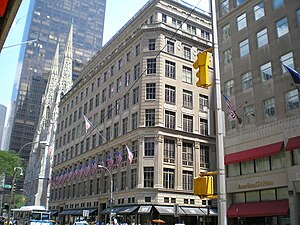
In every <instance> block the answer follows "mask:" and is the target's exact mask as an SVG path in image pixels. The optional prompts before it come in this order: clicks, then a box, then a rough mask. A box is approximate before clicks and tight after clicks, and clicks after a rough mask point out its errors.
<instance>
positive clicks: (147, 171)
mask: <svg viewBox="0 0 300 225" xmlns="http://www.w3.org/2000/svg"><path fill="white" fill-rule="evenodd" d="M144 187H154V167H144Z"/></svg>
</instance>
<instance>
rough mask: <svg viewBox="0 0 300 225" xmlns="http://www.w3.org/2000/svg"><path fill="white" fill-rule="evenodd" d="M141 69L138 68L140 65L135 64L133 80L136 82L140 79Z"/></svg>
mask: <svg viewBox="0 0 300 225" xmlns="http://www.w3.org/2000/svg"><path fill="white" fill-rule="evenodd" d="M140 70H141V68H140V64H139V63H138V64H136V65H135V66H134V80H137V79H138V78H139V77H140V73H141V71H140Z"/></svg>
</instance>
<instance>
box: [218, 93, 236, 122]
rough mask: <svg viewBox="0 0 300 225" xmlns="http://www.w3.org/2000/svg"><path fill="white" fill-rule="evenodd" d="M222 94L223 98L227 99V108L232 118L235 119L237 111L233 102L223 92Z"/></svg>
mask: <svg viewBox="0 0 300 225" xmlns="http://www.w3.org/2000/svg"><path fill="white" fill-rule="evenodd" d="M221 94H222V95H223V98H224V100H225V103H226V106H227V108H228V110H229V113H230V115H231V117H232V119H235V117H236V113H235V111H234V109H233V107H232V105H231V102H230V101H229V99H228V98H227V97H226V96H225V95H224V94H223V93H222V92H221Z"/></svg>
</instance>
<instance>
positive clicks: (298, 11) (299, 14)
mask: <svg viewBox="0 0 300 225" xmlns="http://www.w3.org/2000/svg"><path fill="white" fill-rule="evenodd" d="M297 20H298V26H300V9H298V10H297Z"/></svg>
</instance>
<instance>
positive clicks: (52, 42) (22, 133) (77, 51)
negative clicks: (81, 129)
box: [9, 0, 106, 161]
mask: <svg viewBox="0 0 300 225" xmlns="http://www.w3.org/2000/svg"><path fill="white" fill-rule="evenodd" d="M105 7H106V0H99V1H81V0H74V1H68V0H62V1H61V0H60V1H59V0H53V1H48V0H34V1H30V5H29V11H28V16H27V21H26V27H25V32H24V38H23V39H24V41H27V40H32V42H30V43H28V44H27V45H26V47H24V48H23V49H22V50H21V53H20V59H19V61H20V62H21V63H22V69H21V72H20V80H19V85H18V90H17V93H18V94H17V96H16V99H13V100H14V101H15V104H14V105H15V109H14V112H13V119H12V124H11V127H12V128H11V129H12V130H11V136H10V147H9V148H10V149H11V150H14V151H16V152H18V151H19V150H20V149H21V148H22V146H24V144H26V143H29V142H32V141H33V137H34V133H35V130H36V127H37V123H38V118H39V113H40V107H41V100H42V95H43V94H44V91H45V87H46V83H47V78H48V76H49V71H50V69H51V64H52V61H53V56H54V53H55V50H56V46H57V44H58V43H61V45H60V48H61V51H60V52H63V49H65V46H64V45H65V43H66V39H67V35H68V32H69V28H70V25H71V23H73V24H74V38H73V50H74V52H73V53H74V61H73V68H72V69H73V79H75V78H76V77H78V75H79V71H80V70H81V68H82V66H83V64H85V63H86V62H87V61H88V60H89V59H90V58H91V57H92V56H93V55H94V54H95V53H96V52H97V51H99V49H100V48H101V46H102V39H103V25H104V16H105ZM61 58H62V57H61ZM59 63H61V62H59ZM14 92H16V90H14ZM13 96H15V94H14V93H13ZM30 149H31V146H30V145H26V146H25V147H24V148H23V149H22V152H21V153H20V156H21V157H23V158H24V159H25V161H26V160H28V157H29V152H30Z"/></svg>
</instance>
